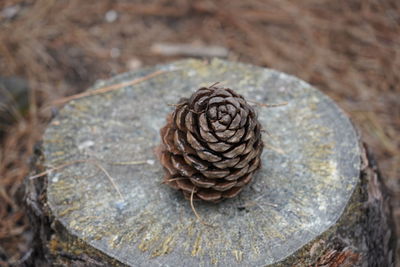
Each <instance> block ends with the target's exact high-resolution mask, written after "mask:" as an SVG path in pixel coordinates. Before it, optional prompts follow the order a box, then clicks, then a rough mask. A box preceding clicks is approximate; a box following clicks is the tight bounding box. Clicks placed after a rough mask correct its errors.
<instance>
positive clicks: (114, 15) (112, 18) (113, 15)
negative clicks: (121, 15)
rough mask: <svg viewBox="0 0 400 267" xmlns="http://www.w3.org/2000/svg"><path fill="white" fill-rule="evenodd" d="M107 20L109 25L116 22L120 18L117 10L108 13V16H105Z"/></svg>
mask: <svg viewBox="0 0 400 267" xmlns="http://www.w3.org/2000/svg"><path fill="white" fill-rule="evenodd" d="M104 18H105V20H106V21H107V22H109V23H111V22H114V21H116V20H117V18H118V13H117V11H115V10H109V11H107V13H106V15H105V16H104Z"/></svg>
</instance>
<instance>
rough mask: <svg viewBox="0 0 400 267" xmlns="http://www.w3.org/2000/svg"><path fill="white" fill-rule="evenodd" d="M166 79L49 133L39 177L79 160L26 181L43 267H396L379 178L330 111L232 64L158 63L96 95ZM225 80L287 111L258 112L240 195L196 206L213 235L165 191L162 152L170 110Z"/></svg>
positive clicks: (265, 72)
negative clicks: (251, 163) (258, 145)
mask: <svg viewBox="0 0 400 267" xmlns="http://www.w3.org/2000/svg"><path fill="white" fill-rule="evenodd" d="M157 70H165V71H166V72H165V73H164V74H162V75H158V76H156V77H153V78H152V79H148V80H146V81H144V82H142V83H140V84H137V85H134V86H125V87H124V88H121V89H119V90H114V91H112V92H109V93H106V94H98V95H93V96H90V97H86V98H82V99H78V100H74V101H71V102H69V103H68V104H67V105H66V106H65V107H64V108H63V109H62V110H61V111H60V113H59V115H58V116H57V117H56V118H55V119H54V120H53V122H52V123H51V124H50V125H49V127H48V129H47V130H46V132H45V134H44V138H43V145H42V148H41V149H40V154H41V157H40V159H39V160H38V161H37V164H36V167H37V169H38V171H42V170H46V169H50V168H51V167H55V166H59V165H62V164H65V163H67V162H74V161H75V162H79V163H76V164H73V165H70V166H68V167H65V168H62V169H59V170H57V171H53V172H51V173H48V174H47V176H45V177H39V178H36V179H33V180H27V181H26V189H27V190H26V191H27V199H26V200H27V203H28V207H29V209H30V216H31V219H32V223H33V225H34V230H35V231H36V238H35V240H36V241H35V251H34V252H33V254H32V255H33V258H34V261H35V262H36V264H37V265H40V263H43V262H45V261H47V262H49V263H51V264H66V263H69V264H81V265H85V264H86V265H96V264H97V265H100V264H106V265H107V264H112V265H130V266H144V265H146V266H147V265H151V266H158V265H170V266H210V265H218V266H265V265H272V266H290V265H297V266H308V265H310V264H317V263H319V264H330V263H335V264H338V263H340V262H350V263H349V264H352V265H354V266H357V265H362V264H371V266H374V264H376V265H377V266H387V265H388V264H390V263H391V261H392V258H391V255H392V254H391V253H392V247H391V243H390V241H391V240H392V239H391V232H390V231H391V230H390V217H388V213H389V208H388V206H387V202H386V199H385V196H386V195H385V193H384V190H382V187H381V184H380V179H379V175H378V173H377V170H376V168H375V166H374V164H373V162H371V161H368V160H367V159H368V157H366V154H365V153H364V152H363V149H361V146H360V140H359V138H358V136H357V134H356V132H355V130H354V128H353V126H352V124H351V123H350V121H349V119H348V118H347V117H346V116H345V115H344V113H343V112H342V111H341V110H340V109H339V108H338V107H337V106H336V105H335V104H334V103H333V101H332V100H330V99H329V98H328V97H327V96H325V95H323V94H322V93H321V92H319V91H318V90H316V89H314V88H313V87H312V86H310V85H309V84H307V83H305V82H303V81H301V80H299V79H297V78H295V77H292V76H289V75H286V74H283V73H280V72H277V71H274V70H270V69H264V68H259V67H255V66H251V65H245V64H240V63H232V62H226V61H221V60H212V61H211V62H207V61H200V60H183V61H178V62H174V63H170V64H166V65H159V66H156V67H152V68H146V69H142V70H139V71H136V72H133V73H126V74H122V75H119V76H117V77H115V78H112V79H111V80H108V81H100V82H98V83H97V84H96V85H95V86H94V88H91V89H90V90H93V89H96V88H101V87H105V86H109V85H113V84H118V83H124V82H127V81H131V80H133V79H135V78H138V77H143V76H145V75H147V74H149V73H152V72H154V71H157ZM217 81H220V82H221V85H223V86H224V87H227V88H235V91H237V92H238V93H239V94H241V95H243V96H244V97H245V98H246V99H249V100H253V101H256V102H259V103H283V102H287V103H288V104H287V105H285V106H282V107H277V108H264V107H259V106H255V107H254V108H255V109H256V110H257V113H258V120H259V122H260V125H261V127H262V128H263V129H266V130H267V131H268V134H265V135H263V136H264V138H263V143H264V144H265V148H264V151H263V153H262V154H261V164H262V168H261V169H260V170H259V171H258V173H257V174H256V175H255V179H254V181H252V182H251V183H250V184H249V185H248V186H247V187H245V188H244V189H243V191H242V192H241V194H240V195H239V196H237V197H236V198H233V199H227V200H224V201H222V202H220V203H217V204H215V203H203V202H199V203H196V210H197V212H198V213H199V214H200V215H201V216H202V219H204V221H206V222H207V223H209V224H212V225H213V226H214V227H209V226H207V225H204V224H201V223H199V222H198V220H197V218H196V217H195V216H194V215H193V211H192V209H191V207H190V204H189V202H188V201H187V200H186V199H185V198H184V197H183V196H182V194H181V193H180V192H177V191H175V190H173V189H172V188H169V187H168V186H166V185H163V184H160V180H162V177H163V174H164V171H163V167H162V165H161V164H159V162H158V161H157V159H156V157H155V154H154V149H155V147H157V145H159V144H160V136H159V130H160V128H161V127H162V126H163V125H164V124H165V117H166V116H167V114H168V113H170V112H171V111H172V108H171V107H170V106H168V105H167V104H173V103H176V102H177V101H178V100H179V99H180V98H181V97H182V96H185V95H190V94H192V93H193V92H194V90H196V89H197V88H199V87H201V86H209V85H210V84H213V83H215V82H217ZM266 137H267V138H266ZM362 158H363V160H361V159H362ZM85 159H90V161H88V162H85V161H84V160H85ZM93 160H95V161H96V162H97V163H98V164H100V165H101V166H102V167H103V168H104V170H106V172H107V174H109V175H110V176H111V177H112V178H113V181H114V183H115V186H116V187H117V188H118V189H119V190H120V192H121V194H122V199H121V197H120V196H119V194H118V192H117V191H116V187H115V186H113V184H112V183H111V180H110V179H109V177H108V176H107V174H106V173H105V172H104V171H101V170H99V168H98V166H96V165H95V164H91V163H90V162H92V161H93ZM378 224H379V225H380V227H379V231H377V230H376V228H377V225H378ZM41 255H42V256H43V255H44V256H45V258H43V257H41Z"/></svg>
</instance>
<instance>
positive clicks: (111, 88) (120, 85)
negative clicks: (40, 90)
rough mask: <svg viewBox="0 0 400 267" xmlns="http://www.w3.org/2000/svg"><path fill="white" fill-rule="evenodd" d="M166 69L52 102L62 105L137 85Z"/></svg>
mask: <svg viewBox="0 0 400 267" xmlns="http://www.w3.org/2000/svg"><path fill="white" fill-rule="evenodd" d="M165 72H166V71H165V70H158V71H155V72H153V73H150V74H149V75H146V76H144V77H141V78H137V79H134V80H133V81H128V82H123V83H118V84H113V85H110V86H106V87H102V88H99V89H96V90H92V91H85V92H82V93H79V94H75V95H71V96H67V97H64V98H61V99H58V100H55V101H53V102H52V103H51V104H52V105H60V104H64V103H67V102H69V101H71V100H75V99H79V98H83V97H87V96H92V95H98V94H104V93H108V92H111V91H114V90H117V89H120V88H123V87H126V86H130V85H135V84H138V83H141V82H144V81H145V80H148V79H151V78H153V77H156V76H158V75H160V74H163V73H165Z"/></svg>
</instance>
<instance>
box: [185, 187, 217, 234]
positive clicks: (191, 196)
mask: <svg viewBox="0 0 400 267" xmlns="http://www.w3.org/2000/svg"><path fill="white" fill-rule="evenodd" d="M193 195H194V187H193V189H192V193H191V194H190V206H191V207H192V210H193V213H194V215H195V216H196V218H197V220H199V222H200V223H201V224H203V225H206V226H210V227H215V226H214V225H211V224H208V223H206V222H205V221H203V219H202V218H201V217H200V215H199V214H198V213H197V211H196V209H195V208H194V204H193Z"/></svg>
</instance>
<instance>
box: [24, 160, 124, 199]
mask: <svg viewBox="0 0 400 267" xmlns="http://www.w3.org/2000/svg"><path fill="white" fill-rule="evenodd" d="M77 163H92V164H94V165H95V166H96V167H97V168H99V169H100V170H101V171H102V172H103V173H104V174H105V175H106V177H107V179H108V180H109V181H110V183H111V184H112V186H113V187H114V189H115V190H116V191H117V193H118V195H119V196H120V197H121V199H124V196H123V195H122V193H121V190H120V189H119V188H118V186H117V184H116V183H115V181H114V178H113V177H112V176H111V175H110V174H109V173H108V172H107V170H106V169H104V167H103V166H101V165H100V163H98V162H97V161H95V160H87V159H86V160H74V161H71V162H67V163H64V164H61V165H59V166H57V167H54V168H51V169H48V170H46V171H43V172H41V173H38V174H36V175H33V176H31V177H29V179H30V180H33V179H36V178H40V177H43V176H45V175H47V174H49V173H51V172H53V171H58V170H61V169H64V168H66V167H68V166H71V165H74V164H77Z"/></svg>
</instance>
